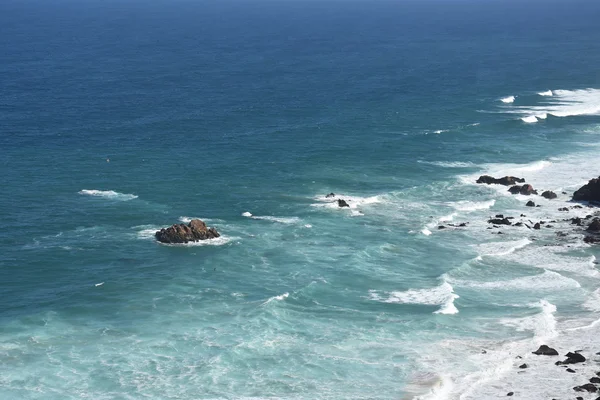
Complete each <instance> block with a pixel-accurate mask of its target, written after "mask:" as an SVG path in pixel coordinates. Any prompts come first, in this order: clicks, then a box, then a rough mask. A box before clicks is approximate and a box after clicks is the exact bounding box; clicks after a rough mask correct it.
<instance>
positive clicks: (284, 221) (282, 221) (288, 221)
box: [242, 211, 300, 225]
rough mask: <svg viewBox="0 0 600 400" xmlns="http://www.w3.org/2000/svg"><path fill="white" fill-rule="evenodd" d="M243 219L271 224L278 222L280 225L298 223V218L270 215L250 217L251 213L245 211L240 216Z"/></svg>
mask: <svg viewBox="0 0 600 400" xmlns="http://www.w3.org/2000/svg"><path fill="white" fill-rule="evenodd" d="M242 216H243V217H247V218H252V219H257V220H263V221H271V222H279V223H280V224H287V225H290V224H296V223H298V222H300V218H298V217H273V216H270V215H262V216H261V215H252V213H250V212H248V211H246V212H245V213H243V214H242Z"/></svg>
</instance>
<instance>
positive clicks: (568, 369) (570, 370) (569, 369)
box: [565, 368, 575, 374]
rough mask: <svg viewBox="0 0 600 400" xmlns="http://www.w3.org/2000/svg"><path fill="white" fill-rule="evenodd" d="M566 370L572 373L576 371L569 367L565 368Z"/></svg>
mask: <svg viewBox="0 0 600 400" xmlns="http://www.w3.org/2000/svg"><path fill="white" fill-rule="evenodd" d="M565 371H567V372H570V373H572V374H574V373H575V371H574V370H572V369H571V368H567V369H565Z"/></svg>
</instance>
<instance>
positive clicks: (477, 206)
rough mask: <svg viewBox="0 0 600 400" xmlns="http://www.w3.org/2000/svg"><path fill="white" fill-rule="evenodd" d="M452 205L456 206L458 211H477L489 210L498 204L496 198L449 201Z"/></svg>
mask: <svg viewBox="0 0 600 400" xmlns="http://www.w3.org/2000/svg"><path fill="white" fill-rule="evenodd" d="M449 204H450V206H452V207H454V208H455V209H456V210H458V211H467V212H468V211H477V210H487V209H489V208H491V207H493V206H494V204H496V200H493V199H492V200H486V201H457V202H452V203H449Z"/></svg>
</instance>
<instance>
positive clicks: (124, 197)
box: [79, 189, 138, 201]
mask: <svg viewBox="0 0 600 400" xmlns="http://www.w3.org/2000/svg"><path fill="white" fill-rule="evenodd" d="M79 194H82V195H86V196H93V197H103V198H106V199H111V200H119V201H128V200H133V199H137V198H138V196H136V195H135V194H127V193H119V192H115V191H114V190H96V189H82V190H80V191H79Z"/></svg>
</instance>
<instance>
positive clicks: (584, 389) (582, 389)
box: [573, 383, 598, 393]
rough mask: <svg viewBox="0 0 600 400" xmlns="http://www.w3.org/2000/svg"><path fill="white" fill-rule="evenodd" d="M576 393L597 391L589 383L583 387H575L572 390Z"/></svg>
mask: <svg viewBox="0 0 600 400" xmlns="http://www.w3.org/2000/svg"><path fill="white" fill-rule="evenodd" d="M573 390H575V391H576V392H590V393H595V392H597V391H598V388H597V387H596V386H594V385H593V384H591V383H586V384H585V385H581V386H575V387H574V388H573Z"/></svg>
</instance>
